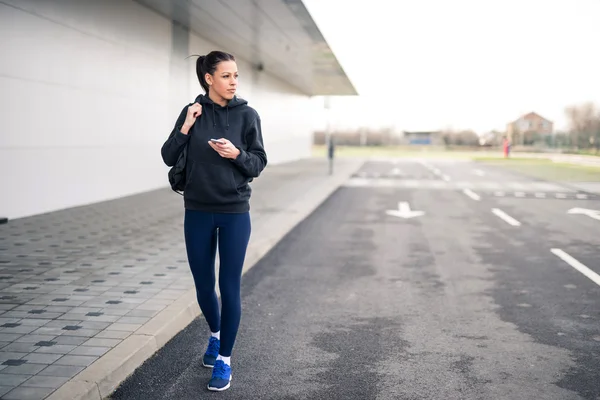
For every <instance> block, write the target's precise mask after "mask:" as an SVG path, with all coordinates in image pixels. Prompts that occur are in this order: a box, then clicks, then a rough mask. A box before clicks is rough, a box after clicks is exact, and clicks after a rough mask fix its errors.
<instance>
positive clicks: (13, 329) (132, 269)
mask: <svg viewBox="0 0 600 400" xmlns="http://www.w3.org/2000/svg"><path fill="white" fill-rule="evenodd" d="M359 165H360V161H353V160H341V161H339V162H337V166H336V173H335V174H334V175H333V176H329V175H327V164H326V162H325V160H317V159H310V160H303V161H298V162H293V163H288V164H284V165H277V166H271V167H269V168H267V170H265V172H264V173H263V175H262V176H261V177H260V178H258V179H257V180H256V181H255V182H254V183H253V185H252V187H253V198H252V201H251V215H252V225H253V226H252V229H253V232H252V237H251V241H250V246H249V249H248V257H247V262H246V265H245V271H246V270H247V269H248V268H250V267H252V265H254V263H255V262H256V261H258V259H260V257H262V256H263V255H264V254H265V253H266V252H267V251H268V250H269V249H270V248H271V247H272V246H273V245H275V244H276V243H277V242H278V241H279V240H280V239H281V238H282V237H283V236H284V235H285V233H287V232H288V231H289V230H290V229H291V228H292V227H293V226H294V225H296V224H297V223H298V222H300V221H301V220H302V219H303V218H305V217H306V216H307V215H308V214H309V213H310V212H311V211H312V210H313V209H314V208H315V207H316V206H318V205H319V204H320V203H321V202H322V201H323V200H324V199H325V198H326V197H327V196H329V194H330V193H331V192H332V191H333V190H335V189H336V188H337V187H339V185H341V184H342V183H343V182H344V181H345V180H346V179H347V177H349V176H350V175H351V174H352V173H353V172H354V171H356V169H357V168H358V167H359ZM193 292H194V290H193V281H192V279H191V274H190V272H189V267H188V265H187V259H186V254H185V246H184V240H183V206H182V199H181V197H180V196H179V195H177V194H175V193H173V192H172V191H171V190H170V189H162V190H158V191H153V192H149V193H144V194H140V195H135V196H129V197H126V198H122V199H118V200H113V201H108V202H103V203H98V204H94V205H90V206H84V207H78V208H73V209H68V210H64V211H58V212H53V213H49V214H44V215H39V216H34V217H29V218H23V219H17V220H13V221H9V223H8V224H5V225H0V396H2V399H44V398H47V397H48V395H50V394H52V393H53V392H54V394H53V395H52V396H51V398H52V399H67V398H68V399H77V398H97V399H101V398H102V397H103V396H106V395H108V394H110V392H111V391H112V390H114V388H115V387H116V385H118V383H119V382H120V381H122V380H123V379H124V378H125V377H126V376H127V375H128V374H129V373H131V372H132V371H133V369H135V368H136V367H137V366H139V365H140V364H141V362H143V361H144V360H145V359H146V358H148V357H149V356H150V355H151V354H152V353H153V352H154V351H155V350H156V349H157V348H160V347H161V346H162V345H164V343H166V342H167V341H168V340H169V339H170V338H171V337H172V336H173V335H174V334H176V333H177V332H178V331H179V330H181V329H182V328H183V327H185V325H187V324H188V323H189V322H191V320H192V319H193V318H195V317H196V316H198V315H199V309H198V306H197V304H195V296H194V293H193ZM59 388H60V389H59ZM57 389H59V390H57Z"/></svg>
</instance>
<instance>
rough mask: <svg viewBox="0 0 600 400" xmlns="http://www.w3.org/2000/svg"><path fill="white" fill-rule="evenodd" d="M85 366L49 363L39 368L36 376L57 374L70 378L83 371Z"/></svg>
mask: <svg viewBox="0 0 600 400" xmlns="http://www.w3.org/2000/svg"><path fill="white" fill-rule="evenodd" d="M84 368H85V367H83V366H72V365H71V366H70V365H56V364H53V365H50V366H48V367H46V368H44V369H43V370H41V371H40V372H39V373H38V374H37V376H57V377H65V378H72V377H74V376H75V375H77V374H78V373H80V372H81V371H83V369H84Z"/></svg>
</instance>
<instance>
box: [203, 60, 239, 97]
mask: <svg viewBox="0 0 600 400" xmlns="http://www.w3.org/2000/svg"><path fill="white" fill-rule="evenodd" d="M223 61H235V57H234V56H233V55H231V54H229V53H225V52H222V51H217V50H215V51H211V52H210V53H208V54H207V55H205V56H199V57H198V59H197V60H196V75H198V81H199V82H200V86H202V89H204V93H206V94H208V83H206V79H204V74H207V73H208V74H211V75H212V74H214V73H215V71H216V70H217V65H219V63H220V62H223Z"/></svg>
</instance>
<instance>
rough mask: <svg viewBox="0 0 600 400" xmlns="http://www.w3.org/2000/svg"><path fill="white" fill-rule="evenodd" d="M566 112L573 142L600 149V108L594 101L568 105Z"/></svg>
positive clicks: (581, 145) (584, 146)
mask: <svg viewBox="0 0 600 400" xmlns="http://www.w3.org/2000/svg"><path fill="white" fill-rule="evenodd" d="M565 113H566V115H567V117H568V119H569V125H570V129H569V133H570V135H571V140H572V143H574V144H576V145H577V146H578V147H582V148H591V147H594V148H596V149H598V148H599V146H600V108H598V107H597V106H596V105H595V104H594V103H592V102H587V103H583V104H579V105H574V106H570V107H567V108H566V109H565Z"/></svg>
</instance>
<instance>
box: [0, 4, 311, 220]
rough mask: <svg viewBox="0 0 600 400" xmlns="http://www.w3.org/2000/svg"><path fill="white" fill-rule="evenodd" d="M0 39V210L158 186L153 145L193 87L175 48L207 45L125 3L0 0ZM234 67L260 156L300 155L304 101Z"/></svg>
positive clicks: (14, 213)
mask: <svg viewBox="0 0 600 400" xmlns="http://www.w3.org/2000/svg"><path fill="white" fill-rule="evenodd" d="M0 37H2V38H3V40H1V41H0V57H1V62H0V216H7V217H9V218H18V217H23V216H28V215H34V214H39V213H44V212H49V211H54V210H58V209H63V208H68V207H72V206H77V205H83V204H89V203H93V202H97V201H102V200H107V199H112V198H117V197H121V196H125V195H129V194H134V193H139V192H143V191H147V190H152V189H155V188H159V187H164V186H167V185H168V182H167V176H166V172H167V170H168V168H167V167H166V166H165V165H164V164H163V163H162V159H161V157H160V147H161V145H162V143H163V141H164V140H165V139H166V137H167V136H168V134H169V132H170V130H171V128H172V126H173V123H174V122H175V119H176V117H177V115H178V113H179V111H180V110H181V108H182V107H183V106H184V105H185V104H187V103H188V102H191V101H192V100H193V99H194V98H195V96H196V95H197V94H198V93H200V90H201V89H200V86H199V84H198V82H197V78H196V76H195V72H194V59H192V58H191V59H188V60H185V57H186V56H187V55H189V54H199V53H200V54H202V53H206V52H208V51H210V50H212V49H216V48H218V47H217V46H215V45H212V44H211V43H210V42H208V41H206V40H204V39H201V38H199V37H197V36H196V35H193V34H189V33H188V32H187V31H185V30H181V29H180V28H174V27H173V26H172V24H171V22H170V21H169V20H168V19H166V18H164V17H162V16H159V15H158V14H156V13H155V12H153V11H151V10H149V9H147V8H145V7H143V6H141V5H139V4H138V3H134V2H132V1H126V0H106V1H102V2H87V1H86V2H80V1H78V0H46V1H44V2H41V1H36V0H3V1H2V3H0ZM223 50H227V49H223ZM238 64H239V68H240V72H241V82H240V95H241V96H243V97H245V98H246V99H247V100H248V101H249V104H250V105H251V106H253V107H254V108H256V109H257V110H258V112H259V113H260V115H261V118H262V121H263V131H264V132H263V133H264V137H265V145H266V147H267V152H268V155H269V160H270V162H271V163H279V162H283V161H288V160H293V159H298V158H302V157H306V156H308V155H309V154H310V145H311V143H312V136H311V134H312V133H311V124H310V117H307V115H308V114H310V113H311V110H312V109H313V108H311V105H310V100H309V98H308V97H306V96H303V95H301V94H299V93H297V91H295V90H294V89H292V88H291V87H290V86H288V85H286V84H285V83H283V82H281V81H278V80H276V79H274V78H272V77H269V76H266V75H264V74H258V73H255V72H253V71H252V70H251V68H250V66H249V64H248V63H245V62H244V61H242V60H239V61H238Z"/></svg>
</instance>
